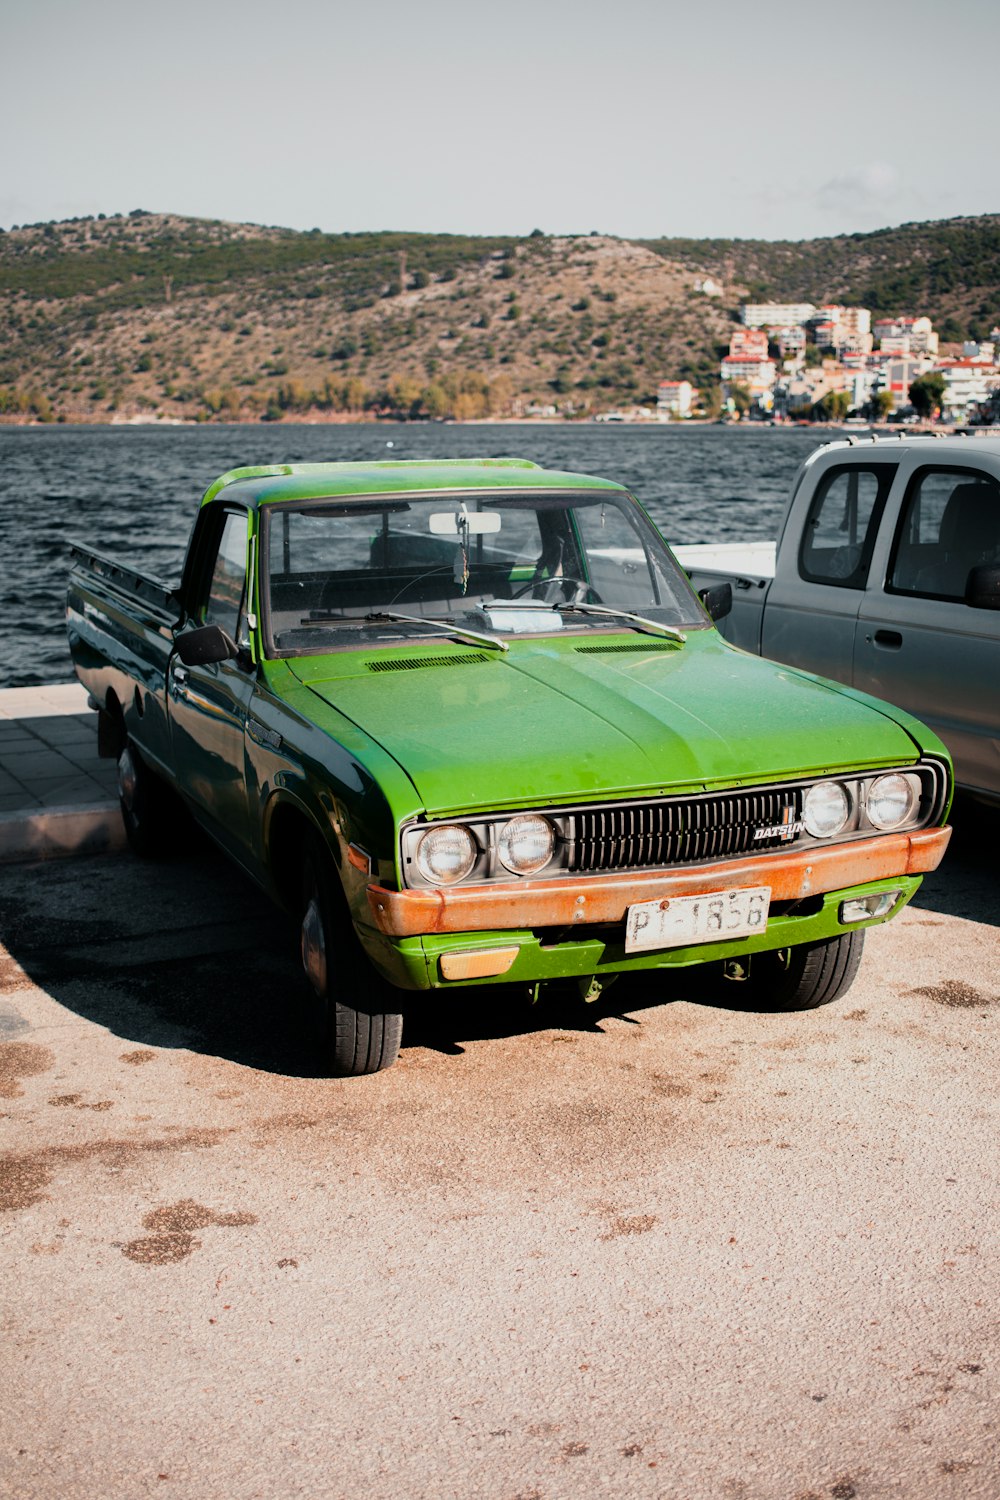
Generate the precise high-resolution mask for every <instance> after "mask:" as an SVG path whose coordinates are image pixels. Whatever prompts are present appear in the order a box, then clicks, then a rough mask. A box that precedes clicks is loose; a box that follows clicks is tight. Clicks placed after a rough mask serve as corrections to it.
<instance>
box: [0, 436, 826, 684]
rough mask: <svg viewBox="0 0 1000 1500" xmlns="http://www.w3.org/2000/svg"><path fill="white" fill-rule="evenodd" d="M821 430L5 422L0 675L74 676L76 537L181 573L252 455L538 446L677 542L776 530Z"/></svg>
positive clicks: (478, 452)
mask: <svg viewBox="0 0 1000 1500" xmlns="http://www.w3.org/2000/svg"><path fill="white" fill-rule="evenodd" d="M824 440H825V438H824V436H822V435H819V434H816V433H813V432H809V431H808V430H806V429H801V428H795V429H792V430H784V429H781V428H765V427H758V428H749V429H740V428H734V427H697V428H685V427H683V426H680V425H678V426H655V427H654V426H643V427H632V426H612V425H606V424H600V425H597V424H587V425H586V426H582V425H581V426H575V425H565V426H563V425H553V426H546V425H538V424H530V425H529V424H525V425H518V424H512V423H503V424H499V423H498V424H477V425H475V426H469V427H460V426H455V427H453V426H442V425H439V424H433V425H430V424H428V425H423V424H406V425H400V424H388V423H365V424H358V425H351V426H346V425H345V426H341V425H329V426H327V425H324V426H313V427H307V426H293V425H291V424H289V423H280V424H278V423H275V424H273V425H267V426H265V425H260V424H255V425H252V426H215V425H212V426H204V427H31V428H11V427H7V428H0V558H2V566H0V619H2V627H0V629H2V643H3V649H2V652H0V688H3V687H22V686H30V685H32V684H37V683H49V682H68V681H70V680H71V679H72V676H73V670H72V666H71V664H70V659H69V652H68V650H67V646H66V633H65V626H64V619H63V615H64V604H65V594H66V581H67V578H68V575H69V566H70V564H69V543H70V542H71V541H79V542H82V543H83V544H84V545H86V546H88V547H92V548H94V549H95V550H97V551H100V552H106V553H108V554H109V555H110V556H112V557H114V558H115V559H120V560H121V561H123V562H127V563H130V564H131V565H132V566H133V567H135V568H138V569H140V570H143V571H146V572H151V573H155V574H157V575H159V576H160V577H163V578H166V579H168V580H170V581H174V580H176V579H177V578H178V577H179V576H180V566H181V561H182V559H183V556H184V551H185V548H186V545H187V539H188V535H189V533H190V530H191V526H192V523H193V521H194V516H195V512H196V510H197V506H198V501H199V499H200V498H201V496H202V495H203V494H204V492H205V490H206V489H207V488H208V486H209V484H211V482H212V480H213V479H215V478H216V477H217V476H218V475H219V474H222V473H224V472H225V471H226V470H227V469H233V468H236V467H237V466H239V465H241V464H266V463H295V462H309V463H317V462H322V461H332V460H338V459H347V460H359V459H360V460H364V459H385V458H472V457H483V458H493V457H497V456H498V455H502V454H506V455H510V456H513V457H518V458H531V459H534V460H535V461H536V462H537V463H540V464H543V465H544V466H545V467H546V468H552V469H570V470H575V471H577V472H580V473H584V474H601V475H603V476H605V477H606V478H609V479H615V480H618V481H619V482H621V483H623V484H626V485H627V486H628V487H629V489H631V490H632V491H633V493H634V494H635V495H636V496H638V498H639V499H640V500H641V501H642V502H643V504H644V505H645V507H646V509H647V510H648V511H649V513H650V515H651V516H652V517H653V520H654V521H655V522H656V524H657V525H658V526H659V528H660V530H661V532H662V533H663V535H664V536H665V537H666V539H667V541H668V542H671V543H680V542H720V541H740V540H742V539H743V538H750V537H753V538H760V539H764V538H766V539H770V538H773V537H774V536H775V535H776V532H777V527H778V523H779V521H780V518H781V513H782V510H783V508H784V505H785V502H786V500H787V498H788V495H789V491H790V487H791V484H792V480H793V479H794V476H795V472H796V470H797V468H798V466H799V464H800V463H801V462H802V460H803V459H804V458H805V457H806V456H807V454H809V453H811V452H812V451H813V449H814V448H816V447H817V446H819V444H820V443H821V442H822V441H824Z"/></svg>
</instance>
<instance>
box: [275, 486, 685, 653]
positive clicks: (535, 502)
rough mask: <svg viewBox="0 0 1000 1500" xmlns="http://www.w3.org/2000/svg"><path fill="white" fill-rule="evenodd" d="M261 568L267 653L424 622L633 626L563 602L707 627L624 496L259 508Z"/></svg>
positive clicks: (376, 636) (508, 629) (326, 646)
mask: <svg viewBox="0 0 1000 1500" xmlns="http://www.w3.org/2000/svg"><path fill="white" fill-rule="evenodd" d="M263 563H264V567H263V581H264V585H265V588H264V594H265V598H264V623H265V631H266V636H267V649H268V654H269V655H277V656H290V655H296V656H297V655H303V654H310V653H313V652H318V651H330V650H335V649H337V648H338V647H340V646H347V645H351V646H357V645H358V644H359V643H360V641H361V640H363V642H364V644H366V645H370V644H375V643H377V642H381V643H386V644H388V642H389V641H390V640H395V641H397V642H398V641H399V640H400V639H406V638H413V637H415V636H419V635H420V634H421V621H424V620H426V621H428V622H431V621H437V622H439V623H440V622H445V623H452V624H455V625H460V626H463V627H465V628H466V629H475V630H479V631H484V632H488V633H491V634H495V635H498V636H501V637H502V636H504V635H524V634H546V633H548V634H550V633H552V632H553V631H558V630H573V631H584V630H586V631H593V630H608V629H616V630H619V631H620V630H622V629H628V628H630V627H629V625H628V623H627V622H623V621H622V620H621V619H620V618H612V617H611V615H610V613H609V614H602V613H600V612H598V611H597V610H595V611H594V612H593V613H591V612H590V611H589V610H573V609H569V608H567V609H566V610H565V611H564V612H563V613H560V606H561V605H565V606H569V605H591V606H598V605H603V606H605V607H606V608H607V610H608V611H609V612H610V611H614V610H623V611H628V612H630V613H632V614H635V615H641V616H644V617H645V618H646V619H647V620H650V621H655V622H658V623H660V624H663V625H669V626H675V627H686V628H689V629H690V628H692V627H694V628H697V627H698V626H699V625H705V624H706V620H705V616H704V615H703V613H702V612H701V610H700V608H699V606H698V603H697V601H696V599H695V597H694V594H693V592H692V590H691V587H690V584H689V583H688V580H687V578H686V576H685V575H684V573H682V572H681V570H680V569H679V568H678V566H677V564H676V563H675V562H674V560H673V558H672V557H671V556H670V554H669V552H668V551H667V549H666V547H665V546H664V544H663V542H662V540H661V539H660V537H659V536H658V535H657V533H656V531H655V530H654V529H653V528H652V526H650V524H649V523H648V522H647V520H646V518H645V516H644V515H643V513H642V511H641V510H640V508H639V507H638V506H637V505H636V503H635V502H634V500H632V498H631V496H629V495H627V494H625V493H624V492H622V491H590V492H584V493H573V494H569V493H562V494H553V493H548V494H537V495H531V494H524V493H516V494H510V492H507V493H498V492H496V491H494V492H492V493H489V494H484V495H467V494H466V495H454V494H452V495H447V494H446V495H441V494H437V495H433V496H416V497H411V496H408V497H407V498H405V499H402V498H401V497H399V496H386V497H385V499H384V500H379V499H378V498H373V497H365V498H364V499H361V500H357V501H337V500H328V501H310V502H308V503H303V504H301V505H296V506H294V507H291V506H281V507H275V508H274V509H269V510H267V511H266V512H265V526H264V555H263ZM390 613H395V614H403V615H406V616H408V617H410V618H408V619H407V620H404V621H400V620H393V619H390V618H389V615H390ZM427 633H430V626H428V631H427ZM436 633H439V632H436ZM359 638H360V639H359Z"/></svg>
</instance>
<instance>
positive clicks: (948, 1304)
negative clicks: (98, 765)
mask: <svg viewBox="0 0 1000 1500" xmlns="http://www.w3.org/2000/svg"><path fill="white" fill-rule="evenodd" d="M998 832H1000V820H997V819H992V820H991V819H990V818H989V817H985V816H982V815H980V814H979V813H976V812H971V813H969V812H967V814H966V820H965V823H964V826H963V827H962V829H961V831H960V834H959V837H958V838H957V840H956V842H955V844H954V845H953V849H952V851H951V853H950V854H949V856H948V859H947V860H946V862H945V865H944V867H943V868H942V870H941V871H939V872H938V874H937V875H936V876H934V877H932V878H931V879H930V880H928V882H927V883H926V884H925V887H924V890H923V891H922V892H921V894H920V896H919V898H918V904H915V905H914V906H912V907H911V908H910V909H909V910H908V911H907V912H905V913H904V914H903V915H902V916H901V917H900V918H899V919H898V920H897V921H895V922H894V923H892V924H890V925H889V926H887V927H882V928H878V929H876V930H874V931H873V932H872V933H870V935H869V939H868V944H867V948H866V953H865V958H864V961H863V964H862V968H861V972H860V975H859V977H858V980H857V981H856V983H855V985H854V987H853V989H852V990H851V992H850V993H849V994H848V995H847V996H845V997H843V998H842V999H841V1000H839V1001H838V1002H836V1003H835V1004H834V1005H832V1006H830V1007H827V1008H826V1009H825V1010H822V1011H819V1012H815V1013H812V1014H805V1015H792V1016H767V1015H760V1014H749V1013H745V1012H741V1011H738V1010H734V1009H729V1008H723V1007H722V1006H719V1005H708V1004H704V1003H698V1002H699V999H704V995H705V991H704V986H703V981H702V979H701V978H700V976H699V975H698V974H697V972H694V971H693V972H691V973H690V974H688V975H687V976H686V977H685V976H683V975H682V976H680V977H679V978H676V979H673V980H669V981H662V980H656V979H653V980H643V981H642V982H629V981H623V982H622V983H620V984H619V985H618V986H617V987H616V988H615V989H613V990H611V991H610V992H609V994H608V995H607V997H606V1000H605V1001H604V1002H603V1003H602V1005H601V1006H600V1007H599V1008H597V1009H593V1008H587V1007H584V1006H582V1005H581V1004H580V1003H578V1002H575V1003H570V1002H569V1000H568V999H562V1000H560V999H558V998H556V999H553V1000H551V1001H550V1002H549V1003H547V1004H545V1005H543V1006H542V1007H540V1008H538V1009H537V1010H530V1009H528V1008H527V1007H515V1008H513V1009H512V1008H511V1007H510V1006H509V1005H508V1004H506V1003H504V1002H503V1000H502V997H501V996H500V995H498V993H497V992H494V993H493V994H492V995H491V994H490V992H488V991H475V992H474V991H470V990H465V991H461V992H456V993H454V994H451V995H449V996H448V997H447V999H442V998H437V999H434V998H431V999H429V1000H418V1001H417V1002H416V1003H415V1004H414V1005H413V1006H412V1007H411V1013H410V1015H409V1018H408V1022H407V1034H406V1039H405V1044H404V1050H403V1054H402V1058H401V1060H400V1062H399V1064H398V1065H397V1066H396V1067H395V1068H393V1069H392V1070H390V1071H389V1072H387V1073H385V1074H381V1075H379V1076H377V1077H374V1078H370V1079H363V1080H356V1081H350V1082H331V1081H328V1080H323V1079H320V1078H316V1077H315V1076H311V1059H310V1054H309V1051H308V1048H307V1046H306V1045H305V1043H304V1041H303V1039H302V1036H303V1033H302V1028H301V1021H302V1002H301V994H302V992H301V988H300V985H299V981H298V979H297V976H296V970H295V967H294V961H293V947H294V939H293V935H292V934H291V932H290V931H289V928H288V926H287V924H286V923H285V922H284V920H283V919H282V918H280V917H279V916H277V915H276V914H273V913H272V912H271V911H270V909H269V908H268V907H267V906H266V904H265V903H264V902H263V900H262V899H261V898H258V897H257V896H256V895H255V894H254V892H253V891H252V890H250V889H249V888H248V887H246V886H244V885H243V884H242V883H241V882H240V880H239V878H238V877H237V876H236V875H234V874H233V873H232V872H231V871H230V868H229V866H228V865H226V864H225V863H224V862H222V861H221V860H220V859H218V858H216V857H214V856H212V855H209V854H201V855H199V856H198V857H197V858H190V859H186V860H178V861H176V862H173V863H169V864H165V865H160V866H147V865H142V864H140V863H138V862H136V861H134V860H133V859H132V858H131V857H129V856H126V855H120V856H104V857H94V858H90V859H79V860H72V861H61V862H53V863H50V864H48V865H45V866H41V865H39V866H19V867H8V868H6V869H2V870H0V913H2V916H0V932H2V937H3V948H2V949H0V1156H2V1160H0V1208H2V1209H3V1210H5V1212H2V1213H0V1233H2V1236H3V1279H2V1283H0V1303H2V1331H0V1379H2V1389H3V1400H2V1402H0V1495H3V1496H17V1497H32V1500H35V1497H53V1500H54V1497H77V1496H79V1497H87V1500H92V1497H119V1496H121V1497H133V1496H146V1495H153V1494H155V1495H157V1496H161V1497H170V1496H174V1497H182V1496H183V1497H210V1496H211V1497H214V1496H219V1495H224V1496H226V1497H227V1500H250V1497H265V1500H270V1497H274V1496H308V1497H320V1496H323V1497H325V1496H331V1497H333V1496H337V1497H341V1496H343V1497H352V1500H353V1497H365V1500H368V1497H371V1500H383V1497H384V1500H416V1497H424V1496H426V1497H457V1500H465V1497H479V1496H482V1497H484V1500H516V1497H520V1500H529V1497H532V1500H573V1497H577V1496H579V1497H581V1500H582V1497H592V1496H616V1497H617V1496H636V1497H647V1496H648V1497H671V1500H674V1497H677V1500H681V1497H691V1500H701V1497H706V1500H707V1497H713V1500H714V1497H721V1500H758V1497H760V1500H851V1497H854V1496H858V1497H863V1500H867V1497H882V1496H892V1497H905V1500H923V1497H929V1500H930V1497H933V1500H937V1497H944V1500H950V1497H956V1500H957V1497H962V1500H968V1497H975V1500H979V1497H982V1500H995V1497H996V1495H997V1494H998V1493H1000V1446H998V1441H997V1439H998V1433H997V1422H998V1416H1000V1408H998V1406H997V1396H998V1392H1000V1378H998V1376H1000V1347H998V1316H997V1308H998V1306H1000V1262H998V1258H997V1206H998V1205H997V1199H998V1167H997V1152H996V1141H997V1124H998V1120H997V1115H998V1110H1000V1106H998V1099H997V1089H996V1079H997V1075H998V1071H1000V1049H998V1044H997V1022H998V1018H1000V943H998V934H997V927H996V926H995V925H993V924H996V923H998V922H1000V875H998V873H997V868H996V863H995V859H994V857H993V855H992V851H993V850H995V848H996V843H997V834H998Z"/></svg>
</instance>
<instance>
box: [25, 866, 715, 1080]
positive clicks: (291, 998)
mask: <svg viewBox="0 0 1000 1500" xmlns="http://www.w3.org/2000/svg"><path fill="white" fill-rule="evenodd" d="M0 912H2V919H0V941H2V944H3V948H4V949H6V953H7V955H9V957H8V958H5V957H4V954H3V951H2V950H0V1000H3V1002H4V1012H5V1014H8V1013H10V1014H9V1024H10V1025H12V1026H14V1027H16V1028H17V1030H18V1034H23V1033H21V1030H20V1023H19V1020H18V1017H17V1016H16V1015H14V1014H13V1012H14V1011H16V1009H17V1001H16V992H17V990H18V989H20V988H22V987H23V985H24V977H23V976H27V979H28V980H29V981H31V982H32V983H33V984H35V985H37V986H38V987H39V988H40V989H41V990H43V991H44V992H45V993H46V994H48V995H49V996H50V997H51V998H52V999H53V1000H55V1001H57V1002H58V1004H60V1005H62V1006H65V1007H66V1009H67V1010H69V1011H71V1012H73V1013H74V1014H75V1015H78V1016H81V1017H83V1018H84V1019H85V1020H87V1021H90V1022H92V1023H93V1024H95V1025H97V1026H101V1027H105V1028H107V1030H108V1031H110V1032H111V1033H112V1034H113V1035H114V1036H116V1037H120V1038H121V1039H122V1040H123V1041H126V1042H128V1043H130V1044H132V1045H135V1046H140V1047H164V1048H171V1049H173V1048H178V1049H179V1048H186V1049H189V1050H191V1051H193V1052H197V1053H200V1054H203V1055H206V1056H214V1057H218V1058H220V1059H225V1060H228V1061H230V1062H234V1063H237V1064H239V1065H241V1066H243V1067H249V1068H254V1069H257V1070H259V1071H262V1072H266V1073H274V1074H280V1075H283V1076H288V1077H297V1078H316V1077H322V1076H323V1074H322V1069H321V1068H320V1067H319V1066H318V1063H317V1054H316V1046H315V1040H314V1036H315V1033H314V1031H313V1029H312V1026H311V1024H310V994H309V991H308V989H307V986H306V983H305V980H304V979H303V977H302V975H301V972H300V967H299V961H298V953H297V942H298V934H297V930H296V927H295V924H293V923H292V922H291V921H290V920H289V919H288V918H287V917H286V916H284V915H283V914H282V913H281V912H279V911H277V910H276V909H275V908H274V907H273V906H272V905H271V903H270V902H269V901H268V900H267V898H266V897H265V896H264V895H263V894H261V893H260V892H259V891H258V890H257V889H256V888H255V887H254V886H253V885H252V884H250V883H249V882H248V881H246V880H244V879H243V878H242V877H241V876H240V875H239V874H238V873H237V872H236V871H234V869H233V867H232V866H231V865H230V863H229V862H228V860H226V859H225V858H224V857H223V856H222V855H221V854H218V853H216V851H215V850H214V849H213V848H211V847H210V846H205V847H203V848H202V847H199V849H198V852H197V854H196V855H189V856H186V857H183V858H177V859H173V860H166V861H162V862H156V863H149V862H145V861H142V860H137V859H135V858H133V857H132V856H131V855H129V854H122V855H110V856H95V857H91V858H85V859H73V860H53V861H49V862H45V863H41V864H36V865H32V866H25V865H20V866H6V867H0ZM691 989H692V984H691V981H690V979H688V980H687V981H685V979H684V976H683V975H678V976H667V977H661V976H659V975H656V976H643V977H635V978H632V979H621V980H619V981H618V983H616V984H615V985H614V987H613V988H610V989H609V990H608V991H607V992H606V994H605V996H603V997H602V998H601V999H600V1000H599V1001H598V1002H596V1003H595V1004H586V1003H584V1001H583V1000H582V999H581V998H580V996H579V994H578V992H577V991H576V990H575V988H574V987H573V986H572V985H569V984H567V985H565V986H564V987H561V988H558V987H553V988H551V989H550V990H548V991H547V992H546V994H545V998H544V999H543V1001H542V1002H540V1003H539V1004H537V1005H532V1004H530V1003H529V1001H528V999H527V992H526V989H524V990H518V989H508V988H506V987H505V988H497V987H490V986H483V987H480V988H475V987H469V988H463V989H455V990H449V991H447V992H441V991H438V992H434V993H427V994H411V995H407V996H404V997H403V1009H404V1012H405V1026H404V1041H403V1046H404V1049H412V1048H417V1047H426V1048H430V1049H432V1050H434V1051H437V1052H440V1053H442V1054H443V1055H446V1056H459V1055H460V1054H461V1053H462V1052H463V1051H464V1045H465V1044H467V1043H470V1042H476V1041H487V1040H491V1039H498V1038H502V1037H508V1036H516V1035H522V1034H529V1033H532V1032H541V1031H547V1030H551V1029H560V1030H567V1031H589V1032H599V1031H600V1030H601V1023H602V1021H604V1020H606V1019H607V1018H608V1017H610V1016H618V1017H623V1018H626V1015H625V1013H626V1012H629V1013H634V1012H636V1011H638V1010H641V1009H644V1008H647V1007H650V1006H654V1005H661V1004H665V1003H669V1002H670V1001H672V1000H677V999H684V998H696V997H695V996H692V994H691V993H690V992H691ZM685 990H686V991H687V993H685ZM0 1039H2V1038H0Z"/></svg>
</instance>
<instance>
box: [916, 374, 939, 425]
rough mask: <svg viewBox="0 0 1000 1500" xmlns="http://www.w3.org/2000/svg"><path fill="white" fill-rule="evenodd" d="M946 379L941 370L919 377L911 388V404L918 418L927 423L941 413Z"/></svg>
mask: <svg viewBox="0 0 1000 1500" xmlns="http://www.w3.org/2000/svg"><path fill="white" fill-rule="evenodd" d="M944 392H945V378H944V376H943V375H942V374H941V372H940V371H939V370H931V371H930V373H929V374H927V375H918V376H917V378H916V380H914V382H913V383H912V385H911V386H910V391H909V395H910V404H911V405H912V407H913V409H914V411H915V412H916V413H917V416H918V417H923V418H924V419H925V421H926V420H927V419H929V418H930V417H933V415H934V413H935V412H936V411H940V409H941V405H942V402H943V401H944Z"/></svg>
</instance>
